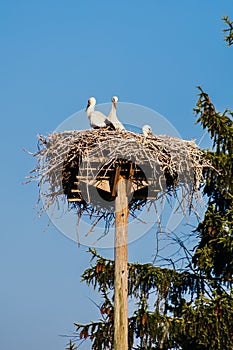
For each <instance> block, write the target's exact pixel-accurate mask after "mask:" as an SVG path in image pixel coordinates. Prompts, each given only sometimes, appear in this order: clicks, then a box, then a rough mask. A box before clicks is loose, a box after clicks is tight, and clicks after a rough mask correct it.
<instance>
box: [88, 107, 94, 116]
mask: <svg viewBox="0 0 233 350" xmlns="http://www.w3.org/2000/svg"><path fill="white" fill-rule="evenodd" d="M94 110H95V106H94V105H90V106H89V107H88V108H87V111H86V113H87V115H88V116H89V115H90V114H91V113H92V112H94Z"/></svg>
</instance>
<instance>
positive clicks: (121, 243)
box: [114, 176, 128, 350]
mask: <svg viewBox="0 0 233 350" xmlns="http://www.w3.org/2000/svg"><path fill="white" fill-rule="evenodd" d="M118 179H119V180H118V184H117V196H116V199H115V209H116V221H115V227H116V229H115V275H114V350H128V198H127V186H126V180H125V179H124V178H123V177H121V176H119V178H118Z"/></svg>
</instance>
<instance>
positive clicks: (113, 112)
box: [108, 96, 125, 131]
mask: <svg viewBox="0 0 233 350" xmlns="http://www.w3.org/2000/svg"><path fill="white" fill-rule="evenodd" d="M117 102H118V97H117V96H113V97H112V109H111V111H110V113H109V115H108V119H109V120H110V122H111V123H112V124H113V125H114V127H115V129H116V130H119V131H122V130H125V127H124V125H123V124H122V123H121V122H120V121H119V119H118V118H117V114H116V108H117Z"/></svg>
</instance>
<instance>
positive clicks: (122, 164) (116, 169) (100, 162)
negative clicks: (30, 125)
mask: <svg viewBox="0 0 233 350" xmlns="http://www.w3.org/2000/svg"><path fill="white" fill-rule="evenodd" d="M38 148H39V150H38V152H37V153H36V154H34V156H35V157H36V158H37V166H36V168H35V169H34V170H32V172H31V175H30V179H29V181H32V180H38V181H39V188H40V196H41V195H42V196H43V205H42V210H47V209H48V208H49V207H50V206H51V205H53V204H54V203H55V202H56V201H57V200H58V199H59V198H60V197H63V198H65V200H66V201H68V203H69V206H71V207H72V208H75V209H76V210H77V214H78V216H79V217H80V216H81V215H82V214H83V213H87V214H89V215H90V216H91V215H93V213H95V214H97V215H99V216H100V217H101V218H104V219H105V220H109V218H110V217H111V218H114V199H115V196H116V184H117V181H118V177H119V176H122V177H124V178H125V179H126V180H127V181H128V183H129V186H128V193H129V211H130V213H131V214H132V215H135V210H136V209H140V208H142V207H143V206H144V205H145V204H146V203H148V202H153V201H156V200H157V199H158V198H160V197H161V196H165V195H167V194H169V195H175V194H176V191H177V189H178V188H183V189H185V191H184V195H183V199H184V198H185V200H186V203H187V198H188V203H189V204H190V203H191V200H192V197H193V194H194V193H195V192H196V191H197V190H198V188H199V186H200V184H201V183H202V182H203V170H204V169H205V168H209V167H211V165H210V163H209V161H208V160H207V159H205V156H204V153H203V151H201V150H200V149H199V148H198V146H197V145H196V144H195V142H194V141H185V140H182V139H178V138H175V137H170V136H165V135H151V136H150V137H145V136H144V135H141V134H137V133H133V132H129V131H123V132H119V131H116V130H109V129H98V130H82V131H78V130H75V131H64V132H60V133H58V132H55V133H53V134H50V135H48V136H42V135H39V137H38ZM40 198H41V197H40Z"/></svg>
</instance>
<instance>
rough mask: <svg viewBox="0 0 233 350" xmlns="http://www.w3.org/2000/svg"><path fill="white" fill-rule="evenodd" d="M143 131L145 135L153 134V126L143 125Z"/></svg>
mask: <svg viewBox="0 0 233 350" xmlns="http://www.w3.org/2000/svg"><path fill="white" fill-rule="evenodd" d="M142 133H143V135H144V136H145V137H148V136H152V128H151V126H150V125H143V127H142Z"/></svg>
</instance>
